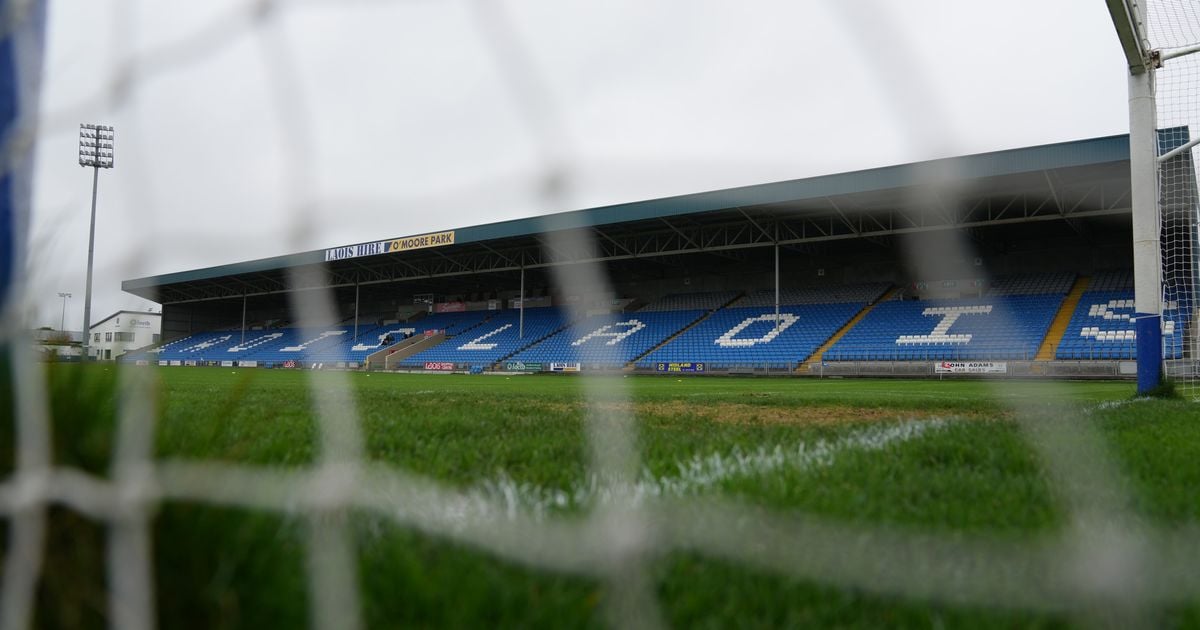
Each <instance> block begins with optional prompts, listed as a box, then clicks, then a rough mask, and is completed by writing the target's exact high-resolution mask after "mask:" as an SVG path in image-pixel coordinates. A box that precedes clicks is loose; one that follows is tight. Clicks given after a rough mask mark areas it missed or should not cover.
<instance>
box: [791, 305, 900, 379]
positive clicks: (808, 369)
mask: <svg viewBox="0 0 1200 630" xmlns="http://www.w3.org/2000/svg"><path fill="white" fill-rule="evenodd" d="M899 290H900V287H892V288H891V289H888V292H887V293H884V294H883V297H881V298H879V299H878V300H875V301H874V302H871V303H870V304H868V305H866V306H864V307H863V310H861V311H859V312H858V314H857V315H855V316H854V317H851V318H850V321H848V322H846V325H845V326H842V327H841V328H839V329H838V330H837V332H835V333H833V336H832V337H830V338H829V339H826V340H825V343H823V344H821V347H820V348H817V349H816V351H815V352H813V353H812V354H811V355H810V356H809V357H808V360H806V361H805V362H804V363H801V364H800V367H798V368H796V373H797V374H811V373H812V369H813V366H815V365H820V364H821V357H823V356H825V351H826V350H828V349H830V348H832V347H833V344H835V343H837V342H838V340H839V339H841V338H842V337H844V336H845V335H846V333H848V332H850V329H851V328H854V327H855V326H856V325H857V324H858V322H861V321H862V319H863V318H864V317H866V316H867V313H870V312H871V309H873V308H875V305H876V304H879V303H880V302H886V301H888V300H890V299H892V297H894V296H895V295H896V292H897V291H899Z"/></svg>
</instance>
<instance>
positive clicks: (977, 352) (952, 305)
mask: <svg viewBox="0 0 1200 630" xmlns="http://www.w3.org/2000/svg"><path fill="white" fill-rule="evenodd" d="M1063 297H1064V296H1063V295H1062V294H1040V295H1026V296H994V297H985V298H970V299H958V300H920V301H916V300H907V301H898V300H897V301H888V302H883V303H880V304H878V305H877V306H875V308H874V309H872V310H871V312H870V313H868V314H867V316H866V317H864V318H863V319H862V321H860V322H858V324H856V325H855V326H854V328H852V329H851V330H850V331H849V332H847V333H846V335H845V336H843V337H842V338H841V339H840V340H838V342H837V343H835V344H834V345H833V346H832V347H831V348H830V349H829V350H828V351H826V353H825V354H824V359H825V360H828V361H864V360H866V361H916V360H922V361H924V360H938V361H967V360H995V359H1014V360H1017V359H1032V358H1033V357H1034V356H1035V355H1036V354H1037V350H1038V346H1039V345H1040V344H1041V342H1042V340H1043V339H1044V338H1045V336H1046V332H1047V330H1048V329H1049V327H1050V322H1051V321H1052V320H1053V319H1054V315H1055V313H1057V312H1058V308H1059V306H1060V305H1061V304H1062V300H1063Z"/></svg>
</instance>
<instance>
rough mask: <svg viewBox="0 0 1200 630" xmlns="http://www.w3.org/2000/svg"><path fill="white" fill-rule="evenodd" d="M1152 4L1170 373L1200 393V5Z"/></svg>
mask: <svg viewBox="0 0 1200 630" xmlns="http://www.w3.org/2000/svg"><path fill="white" fill-rule="evenodd" d="M1146 9H1147V15H1146V22H1147V37H1148V39H1149V40H1150V42H1149V43H1150V46H1151V48H1152V49H1154V50H1155V51H1157V52H1158V55H1159V57H1160V58H1161V59H1163V60H1162V62H1161V63H1162V65H1161V67H1159V68H1157V69H1155V71H1154V73H1155V74H1154V83H1155V85H1154V91H1155V99H1156V105H1157V112H1156V114H1157V122H1156V127H1157V131H1158V141H1159V147H1158V150H1159V155H1160V159H1161V161H1160V163H1159V167H1158V177H1159V194H1158V207H1159V220H1160V221H1161V239H1162V304H1163V311H1162V312H1163V327H1164V331H1163V332H1164V336H1163V359H1164V361H1165V364H1166V366H1167V372H1166V375H1167V377H1168V378H1170V379H1171V380H1173V381H1174V382H1175V384H1176V386H1177V387H1178V388H1179V390H1180V392H1181V393H1182V394H1183V395H1185V396H1187V397H1189V398H1192V399H1200V327H1198V326H1197V325H1196V320H1195V310H1196V296H1197V291H1198V290H1200V258H1198V256H1200V246H1198V245H1200V197H1198V196H1197V190H1196V175H1197V164H1196V159H1195V155H1196V153H1195V149H1194V148H1192V146H1191V144H1190V143H1192V142H1193V141H1195V140H1196V139H1198V138H1200V57H1197V56H1196V55H1195V54H1187V53H1188V50H1189V49H1191V48H1194V47H1196V46H1197V45H1200V9H1197V7H1196V5H1195V3H1192V2H1185V1H1181V0H1150V1H1149V2H1147V6H1146ZM1181 53H1182V54H1181ZM1176 54H1181V56H1174V55H1176ZM1162 158H1166V159H1162ZM1168 333H1169V334H1168Z"/></svg>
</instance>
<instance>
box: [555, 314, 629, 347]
mask: <svg viewBox="0 0 1200 630" xmlns="http://www.w3.org/2000/svg"><path fill="white" fill-rule="evenodd" d="M618 326H625V327H626V329H625V330H623V331H620V332H609V331H611V330H612V329H613V328H616V327H618ZM645 327H646V325H645V324H643V323H642V322H641V320H637V319H630V320H626V321H623V322H616V323H613V324H605V325H604V326H601V327H600V328H597V329H596V330H593V331H592V332H590V333H588V334H586V335H584V336H582V337H580V338H579V339H576V340H575V341H572V342H571V345H572V346H581V345H583V344H585V343H587V342H589V341H591V340H592V339H597V338H607V339H608V341H606V342H604V345H606V346H615V345H617V344H618V343H621V341H622V340H624V339H625V338H626V337H628V336H630V335H632V334H634V333H636V332H637V331H639V330H641V329H643V328H645Z"/></svg>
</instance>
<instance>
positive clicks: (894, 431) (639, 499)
mask: <svg viewBox="0 0 1200 630" xmlns="http://www.w3.org/2000/svg"><path fill="white" fill-rule="evenodd" d="M946 424H947V422H946V421H945V420H927V421H920V422H911V421H910V422H904V423H901V424H893V425H889V426H883V427H873V428H870V429H865V430H861V431H857V432H855V433H852V434H850V435H848V436H845V437H842V438H838V439H834V440H825V439H818V440H816V441H814V442H801V443H799V444H797V445H794V446H789V447H784V446H782V445H776V446H774V447H773V448H768V447H765V446H764V447H760V448H758V449H756V450H754V451H749V452H747V451H743V450H742V449H740V448H737V447H735V448H733V449H732V450H730V451H728V452H726V453H720V452H716V453H711V454H709V455H703V456H702V455H694V456H692V457H691V458H690V459H686V460H681V461H679V462H677V463H676V470H677V472H676V473H675V474H673V475H667V476H662V477H659V476H655V475H654V473H652V472H650V471H649V470H646V469H643V471H642V475H641V476H640V478H639V479H638V480H637V481H636V482H634V483H633V484H631V485H629V484H625V485H622V484H614V483H608V482H606V480H604V479H602V478H600V477H598V476H596V475H594V474H593V475H589V476H588V477H587V478H586V479H584V480H581V481H578V482H576V483H574V484H572V485H571V487H570V488H567V489H558V488H544V487H541V486H537V485H534V484H531V483H528V482H521V481H516V480H514V479H512V478H511V477H509V476H508V475H506V474H501V475H500V476H499V477H497V478H496V479H490V480H487V481H484V482H483V483H481V484H479V485H477V486H476V487H474V488H472V489H470V490H468V491H467V492H466V495H465V497H464V500H463V501H461V502H458V503H457V504H456V505H446V506H444V508H445V509H446V510H448V512H452V513H453V518H452V520H456V521H457V520H461V521H462V522H463V523H464V524H465V523H466V522H468V521H470V522H478V521H479V520H488V519H496V518H505V519H508V520H512V519H515V518H517V517H518V515H526V516H531V517H532V518H534V519H535V520H538V521H542V520H545V519H546V517H547V516H549V515H550V514H551V513H552V512H556V511H563V510H567V509H571V508H578V507H595V506H596V505H603V504H607V503H610V502H612V501H626V502H627V501H633V504H634V505H635V506H640V505H642V504H644V503H646V502H647V501H653V500H658V499H674V498H681V497H689V496H695V495H698V494H700V493H702V492H703V491H705V490H708V489H710V488H713V487H715V486H718V485H720V484H721V483H724V482H726V481H729V480H731V479H740V478H749V477H759V476H764V475H768V474H771V473H774V472H777V471H780V470H785V469H787V470H796V471H805V470H813V469H816V468H822V467H825V466H830V465H832V464H833V463H834V462H835V461H836V459H837V456H838V455H840V454H842V453H844V452H847V451H878V450H882V449H883V448H885V447H887V446H889V445H891V444H896V443H901V442H905V441H908V440H911V439H914V438H917V437H920V436H922V435H924V434H925V433H926V432H927V431H929V430H931V429H937V428H941V427H943V426H946Z"/></svg>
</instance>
